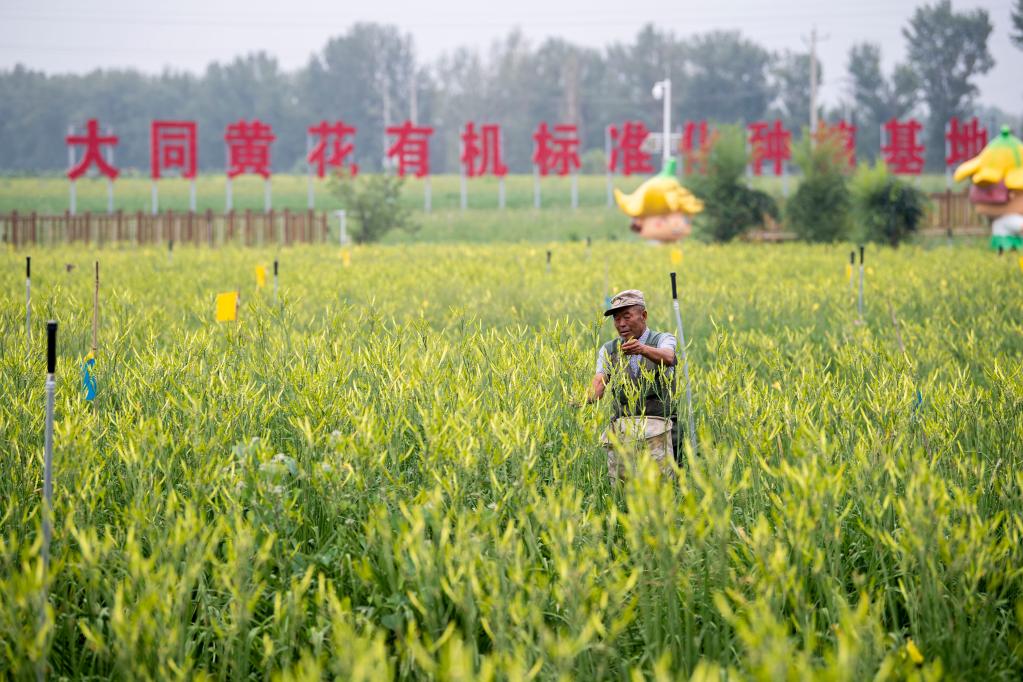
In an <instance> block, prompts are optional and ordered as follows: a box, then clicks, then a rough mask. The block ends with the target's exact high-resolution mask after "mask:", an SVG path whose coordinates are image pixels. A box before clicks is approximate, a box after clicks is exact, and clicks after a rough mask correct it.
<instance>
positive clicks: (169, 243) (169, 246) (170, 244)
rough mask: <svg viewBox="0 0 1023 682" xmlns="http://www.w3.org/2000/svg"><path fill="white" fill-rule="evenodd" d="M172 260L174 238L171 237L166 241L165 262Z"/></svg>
mask: <svg viewBox="0 0 1023 682" xmlns="http://www.w3.org/2000/svg"><path fill="white" fill-rule="evenodd" d="M172 260H174V238H173V237H171V238H170V239H168V240H167V261H168V262H169V261H172Z"/></svg>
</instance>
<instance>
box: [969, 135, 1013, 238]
mask: <svg viewBox="0 0 1023 682" xmlns="http://www.w3.org/2000/svg"><path fill="white" fill-rule="evenodd" d="M954 177H955V179H956V180H957V181H959V180H965V179H966V178H970V179H972V180H973V184H972V185H970V201H971V202H973V205H974V208H975V209H976V211H977V213H979V214H980V215H985V216H988V217H990V218H992V221H991V247H992V248H995V249H1020V248H1023V141H1020V139H1019V138H1018V137H1016V136H1015V135H1013V134H1012V132H1011V131H1010V130H1009V126H1002V131H1001V133H999V134H998V137H996V138H995V139H993V140H991V142H989V143H988V145H987V146H986V147H984V149H983V151H981V153H980V154H978V155H977V156H975V157H973V158H972V159H970V160H969V161H967V162H966V163H964V164H962V165H961V166H959V167H958V168H956V172H955V176H954Z"/></svg>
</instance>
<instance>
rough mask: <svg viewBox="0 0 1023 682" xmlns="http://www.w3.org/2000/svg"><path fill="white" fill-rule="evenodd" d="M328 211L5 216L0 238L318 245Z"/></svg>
mask: <svg viewBox="0 0 1023 682" xmlns="http://www.w3.org/2000/svg"><path fill="white" fill-rule="evenodd" d="M329 234H330V231H329V225H328V215H327V213H323V212H319V213H317V212H315V211H290V210H288V209H285V210H283V211H269V212H267V213H262V212H254V211H251V210H247V211H244V212H234V211H232V212H229V213H214V212H213V211H212V210H208V211H206V212H205V213H190V212H189V213H180V212H174V211H166V212H163V213H158V214H156V215H153V214H149V213H143V212H142V211H138V212H135V213H124V212H122V211H115V212H114V213H80V214H78V215H71V214H70V213H64V214H63V215H61V214H57V215H41V214H38V213H18V212H17V211H15V212H12V213H7V214H0V236H2V241H3V242H4V243H6V244H12V245H14V246H16V247H18V246H29V245H35V244H38V245H56V244H76V243H79V244H91V245H94V246H102V245H104V244H115V243H120V244H133V245H144V244H166V243H168V242H169V241H171V240H174V242H175V244H194V245H196V246H209V247H217V246H223V245H225V244H238V245H244V246H262V245H264V244H280V245H289V244H315V243H322V242H325V241H327V238H328V235H329Z"/></svg>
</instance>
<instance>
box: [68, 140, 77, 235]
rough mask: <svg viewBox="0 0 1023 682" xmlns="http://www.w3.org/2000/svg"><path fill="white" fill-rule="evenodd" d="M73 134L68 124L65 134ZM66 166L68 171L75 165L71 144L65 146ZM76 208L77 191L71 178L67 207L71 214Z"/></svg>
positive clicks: (73, 148)
mask: <svg viewBox="0 0 1023 682" xmlns="http://www.w3.org/2000/svg"><path fill="white" fill-rule="evenodd" d="M74 134H75V127H74V126H68V127H67V136H68V137H71V136H72V135H74ZM67 167H68V170H69V171H70V170H71V169H72V168H74V167H75V146H74V145H73V144H68V146H67ZM77 208H78V193H77V192H76V191H75V180H74V179H72V180H71V183H70V187H69V188H68V209H69V210H70V212H71V215H74V214H75V210H76V209H77Z"/></svg>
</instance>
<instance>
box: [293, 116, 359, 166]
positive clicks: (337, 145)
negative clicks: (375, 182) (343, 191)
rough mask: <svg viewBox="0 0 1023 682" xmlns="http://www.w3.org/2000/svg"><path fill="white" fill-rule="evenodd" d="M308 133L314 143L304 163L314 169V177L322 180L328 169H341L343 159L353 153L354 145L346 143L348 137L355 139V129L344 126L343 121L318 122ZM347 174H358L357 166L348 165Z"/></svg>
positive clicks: (353, 164)
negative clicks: (314, 139)
mask: <svg viewBox="0 0 1023 682" xmlns="http://www.w3.org/2000/svg"><path fill="white" fill-rule="evenodd" d="M308 132H309V134H310V135H312V136H313V137H314V138H316V141H315V142H314V143H313V146H312V149H310V150H309V154H308V155H307V156H306V162H307V163H308V164H309V165H310V166H311V167H312V168H315V169H316V175H317V176H318V177H321V178H322V177H323V176H324V174H325V172H326V169H327V168H328V167H330V168H337V169H343V168H344V163H345V159H346V158H348V156H349V155H351V154H352V153H353V152H354V151H355V144H354V143H353V142H349V141H348V138H349V137H355V127H354V126H349V125H345V123H344V122H343V121H334V122H333V123H327V122H326V121H320V123H319V124H318V125H314V126H311V127H310V128H309V131H308ZM348 172H349V173H350V174H351V175H352V177H355V176H356V175H358V174H359V165H358V164H356V163H351V164H349V166H348Z"/></svg>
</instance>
